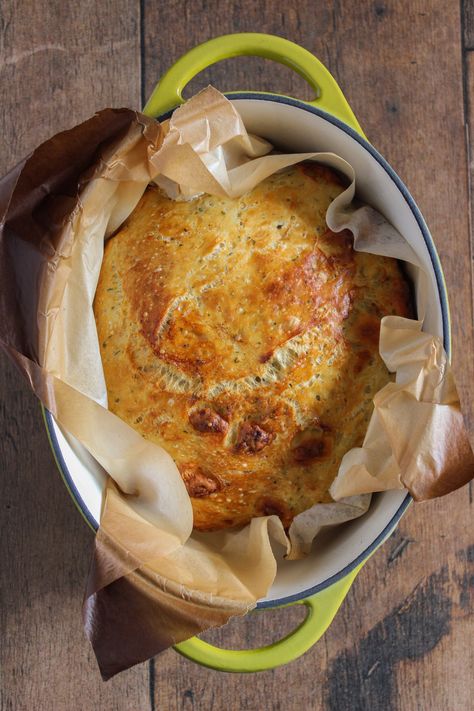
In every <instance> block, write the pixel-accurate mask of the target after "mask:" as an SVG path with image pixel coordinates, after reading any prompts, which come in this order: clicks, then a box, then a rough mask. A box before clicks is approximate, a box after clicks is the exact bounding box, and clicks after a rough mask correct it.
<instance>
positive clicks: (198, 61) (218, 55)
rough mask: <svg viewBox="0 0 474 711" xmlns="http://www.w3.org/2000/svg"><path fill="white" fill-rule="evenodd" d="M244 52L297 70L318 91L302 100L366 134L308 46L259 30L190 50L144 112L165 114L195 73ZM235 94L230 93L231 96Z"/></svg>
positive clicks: (165, 77)
mask: <svg viewBox="0 0 474 711" xmlns="http://www.w3.org/2000/svg"><path fill="white" fill-rule="evenodd" d="M243 55H251V56H256V57H264V58H266V59H272V60H273V61H275V62H279V63H280V64H284V65H286V66H287V67H290V68H291V69H294V71H295V72H297V73H298V74H300V76H302V77H303V79H305V80H306V81H307V82H308V84H309V85H310V87H311V88H312V89H313V90H314V93H315V97H316V98H315V99H314V101H306V102H303V103H307V104H309V105H310V106H315V107H317V108H319V109H322V110H323V111H326V112H328V113H329V114H332V115H333V116H335V117H336V118H338V119H340V120H341V121H343V122H344V123H346V124H348V125H349V126H350V127H351V128H353V129H355V131H357V133H359V134H361V135H362V136H363V135H364V134H363V132H362V129H361V127H360V125H359V122H358V121H357V119H356V117H355V116H354V114H353V112H352V109H351V107H350V106H349V104H348V103H347V101H346V99H345V97H344V94H343V93H342V91H341V89H340V88H339V85H338V83H337V82H336V80H335V79H334V77H333V76H332V75H331V74H330V72H329V71H328V70H327V69H326V67H325V66H324V64H322V63H321V62H320V61H319V60H318V59H316V57H315V56H314V55H313V54H311V52H308V50H307V49H304V48H303V47H300V46H299V45H297V44H295V43H294V42H290V41H289V40H287V39H284V38H283V37H277V36H275V35H265V34H260V33H257V32H243V33H239V34H231V35H223V36H221V37H215V38H214V39H211V40H209V41H208V42H204V43H203V44H200V45H198V46H197V47H194V48H193V49H191V50H190V51H189V52H187V53H186V54H184V55H183V56H182V57H180V59H178V60H177V61H176V62H175V63H174V64H173V65H172V66H171V67H170V69H168V71H167V72H166V73H165V74H164V75H163V76H162V78H161V79H160V81H159V82H158V84H157V85H156V86H155V88H154V90H153V92H152V94H151V96H150V98H149V99H148V101H147V103H146V105H145V108H144V109H143V113H144V114H146V115H147V116H153V117H157V116H162V115H163V114H165V113H166V112H167V111H169V110H170V109H173V108H175V107H176V106H179V104H182V103H183V102H184V99H183V97H182V92H183V90H184V88H185V86H186V84H188V83H189V82H190V81H191V79H193V77H195V76H196V74H198V73H199V72H201V71H202V70H203V69H206V67H209V66H211V65H212V64H216V62H220V61H221V60H222V59H229V58H231V57H241V56H243ZM232 93H234V92H232ZM232 93H230V94H229V96H230V97H231V96H232ZM235 93H237V92H235ZM250 93H251V92H250ZM259 93H262V92H259Z"/></svg>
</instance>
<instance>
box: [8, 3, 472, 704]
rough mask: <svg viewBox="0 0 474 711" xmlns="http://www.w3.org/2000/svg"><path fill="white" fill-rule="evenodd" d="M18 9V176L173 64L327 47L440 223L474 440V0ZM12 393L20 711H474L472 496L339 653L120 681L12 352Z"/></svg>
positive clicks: (357, 595) (135, 100) (85, 543)
mask: <svg viewBox="0 0 474 711" xmlns="http://www.w3.org/2000/svg"><path fill="white" fill-rule="evenodd" d="M0 12H1V15H0V41H1V54H0V58H1V66H0V82H1V97H2V99H1V103H0V119H1V134H0V135H1V141H2V149H1V153H0V173H4V172H6V171H7V170H8V169H9V168H11V167H12V166H13V165H14V164H15V163H16V162H17V161H18V160H19V159H20V158H22V157H23V156H24V155H25V154H26V153H28V152H29V151H30V150H31V149H32V148H33V147H34V146H35V145H37V144H38V143H39V142H40V141H42V140H44V139H46V138H47V137H49V136H50V135H51V134H53V133H56V132H57V131H60V130H62V129H65V128H68V127H70V126H72V125H74V124H76V123H78V122H79V121H81V120H83V119H85V118H87V117H88V116H90V115H91V114H92V113H93V112H94V111H95V110H97V109H100V108H102V107H104V106H129V107H139V106H140V105H142V104H143V102H144V100H145V98H146V97H147V96H148V94H149V93H150V91H151V89H152V87H153V86H154V83H155V82H156V80H157V79H158V77H159V76H160V74H161V73H162V72H163V71H164V70H165V69H166V68H167V67H168V66H169V65H170V64H171V63H172V62H173V61H174V60H175V59H177V58H178V57H179V56H180V55H181V54H182V53H183V52H184V51H186V50H187V49H189V48H191V47H192V46H193V45H195V44H197V43H199V42H202V41H204V40H206V39H208V38H210V37H213V36H216V35H219V34H223V33H228V32H237V31H261V32H269V33H275V34H280V35H284V36H286V37H288V38H289V39H292V40H294V41H296V42H298V43H300V44H302V45H303V46H305V47H307V48H308V49H309V50H311V51H312V52H314V53H315V54H316V55H317V56H318V57H319V58H320V59H321V60H322V61H323V62H324V63H325V64H326V65H327V66H328V68H329V69H330V70H331V71H332V72H333V74H334V75H335V76H336V77H337V79H338V80H339V82H340V84H341V86H342V88H343V90H344V92H345V94H346V96H347V98H348V100H349V102H350V103H351V105H352V107H353V108H354V111H355V113H356V115H357V116H358V118H359V120H360V122H361V124H362V126H363V128H364V129H365V131H366V133H367V135H368V136H369V137H370V139H371V141H372V142H373V143H374V145H375V146H376V147H377V148H378V149H379V150H380V151H381V152H382V153H383V154H384V155H385V156H386V158H387V159H388V160H389V162H390V163H391V164H392V165H393V166H394V168H395V169H396V170H397V172H398V173H399V174H400V175H401V176H402V178H403V179H404V181H405V182H406V184H407V185H408V188H409V189H410V190H411V192H412V194H413V195H414V197H415V199H416V200H417V201H418V204H419V205H420V207H421V210H422V212H423V213H424V215H425V217H426V219H427V222H428V224H429V225H430V228H431V231H432V234H433V236H434V239H435V241H436V244H437V246H438V250H439V253H440V256H441V260H442V263H443V267H444V270H445V274H446V279H447V283H448V288H449V293H450V298H451V312H452V317H453V327H454V345H455V351H454V366H455V370H456V375H457V380H458V383H459V387H460V391H461V396H462V400H463V404H464V408H465V412H466V416H467V421H468V425H469V427H470V433H471V435H474V335H473V302H472V296H473V293H472V261H471V258H472V245H471V243H470V224H469V214H470V212H469V207H470V197H469V190H468V186H469V177H470V176H469V159H468V158H469V145H470V142H469V130H468V129H469V127H470V125H471V126H472V125H473V124H474V53H473V52H472V51H471V50H473V49H474V3H473V2H472V0H465V1H464V2H461V10H460V6H459V3H457V2H446V1H445V0H428V1H425V2H421V0H398V1H396V0H387V1H386V2H384V1H383V0H376V1H375V2H373V1H371V0H363V1H362V2H349V1H347V2H346V1H345V0H337V2H336V0H332V1H329V0H316V1H315V0H299V1H298V2H293V3H291V2H290V3H288V2H282V1H281V0H274V1H272V0H253V1H251V0H241V1H240V2H235V3H231V2H229V0H193V2H191V1H190V0H168V1H167V2H166V1H165V2H156V1H153V2H138V0H115V1H110V0H109V1H105V2H102V3H95V2H92V1H91V0H83V1H82V2H80V3H67V2H59V0H49V1H47V0H36V2H32V1H31V0H30V1H29V0H21V1H17V2H13V1H12V0H3V2H2V5H1V11H0ZM209 81H212V82H213V83H214V84H215V85H216V86H217V87H218V88H220V89H223V90H226V89H229V90H230V89H240V88H242V89H246V88H252V89H261V90H275V91H278V92H281V93H287V94H291V95H294V96H297V97H301V98H310V94H309V90H308V88H307V87H306V86H305V85H304V83H303V81H302V80H301V79H300V78H299V77H297V76H295V75H293V74H292V73H291V72H290V70H289V69H285V68H281V67H279V66H276V65H271V64H270V63H267V62H264V61H263V60H253V59H248V58H247V59H238V60H228V61H227V62H224V63H223V64H222V65H220V66H218V67H215V68H213V69H212V70H209V71H206V72H205V73H204V74H203V75H202V76H200V77H199V78H198V79H196V80H195V81H193V82H192V85H191V86H190V87H189V90H188V93H189V94H191V93H192V92H193V91H194V90H196V89H197V88H200V87H202V86H203V85H205V84H206V83H208V82H209ZM471 132H474V129H472V128H471ZM1 387H2V401H1V418H2V421H1V432H2V438H1V444H0V452H1V457H2V459H1V462H2V466H1V471H2V477H1V482H0V486H1V499H0V501H1V503H0V506H1V509H0V510H1V537H0V540H1V574H0V578H1V595H2V604H1V624H2V631H1V639H2V643H1V648H0V657H1V670H2V671H1V673H2V677H1V709H2V711H7V710H8V711H10V710H12V711H21V710H23V709H25V710H26V709H28V711H30V710H35V711H36V710H37V709H38V710H40V709H41V711H43V710H46V709H48V710H49V709H51V711H63V710H64V711H81V710H83V709H84V710H88V709H93V708H94V709H100V711H112V709H126V710H128V709H130V711H142V710H145V709H156V710H157V711H158V710H159V711H174V710H176V709H183V710H189V711H191V709H198V710H202V711H222V710H223V709H225V710H226V711H233V710H234V709H248V710H251V711H254V710H263V709H282V710H283V709H284V710H285V711H288V710H293V709H305V710H306V709H323V710H324V711H326V710H327V711H346V710H348V709H351V710H352V711H354V710H357V711H359V710H365V709H368V710H370V711H378V710H379V709H380V710H383V711H391V710H392V709H402V710H403V711H415V710H416V711H417V710H418V709H421V710H424V709H429V710H430V711H467V710H468V709H472V708H473V703H474V702H473V697H474V675H473V673H472V669H473V668H474V664H473V662H474V658H473V642H472V641H473V633H474V622H473V620H474V617H473V615H472V611H473V605H472V593H473V580H474V577H473V576H474V541H473V535H472V513H473V510H474V507H473V505H472V501H473V499H472V491H471V489H470V488H469V487H464V488H463V489H462V490H460V491H458V492H457V493H455V494H452V495H450V496H448V497H446V498H444V499H441V500H438V501H433V502H430V503H426V504H422V505H416V506H413V507H412V508H411V509H410V511H409V512H408V514H407V516H406V517H405V518H404V519H403V521H402V523H401V525H400V526H399V528H398V530H397V532H396V533H395V534H394V536H393V537H392V538H391V539H390V540H389V541H388V543H386V544H385V546H384V547H383V549H381V550H380V551H379V552H378V553H377V555H376V556H375V557H374V558H373V559H371V560H370V561H369V562H368V563H367V565H366V566H365V568H364V569H363V571H362V572H361V574H360V575H359V577H358V579H357V581H356V583H355V585H354V586H353V588H352V590H351V592H350V594H349V596H348V597H347V600H346V601H345V603H344V605H343V608H342V609H341V611H340V613H339V614H338V615H337V617H336V619H335V621H334V623H333V624H332V626H331V628H330V630H329V631H328V633H327V634H326V635H325V637H324V638H323V640H322V641H321V642H320V643H319V644H318V645H316V647H314V648H313V649H312V650H311V651H309V652H308V653H307V654H306V655H305V656H304V657H303V658H301V659H300V660H298V661H296V662H294V663H293V664H291V665H289V666H287V667H285V668H280V669H278V670H275V671H270V672H265V673H261V674H258V675H252V676H244V675H230V674H219V673H217V672H212V671H209V670H206V669H203V668H200V667H199V666H196V665H194V664H192V663H190V662H188V661H186V660H184V659H183V658H181V657H180V656H178V655H177V654H176V653H175V652H173V651H172V650H170V651H168V652H166V653H164V654H162V655H161V656H159V657H158V658H156V659H155V660H154V661H151V662H149V663H145V664H140V665H139V666H137V667H135V668H134V669H131V670H129V671H127V672H125V673H123V674H121V675H119V676H118V677H117V678H114V679H113V680H111V681H110V682H108V683H106V684H104V683H102V682H101V680H100V677H99V673H98V671H97V668H96V664H95V660H94V657H93V654H92V652H91V650H90V648H89V645H88V643H87V642H86V640H85V638H84V635H83V632H82V627H81V616H80V610H81V601H82V595H83V589H84V581H85V578H86V574H87V567H88V562H89V555H90V551H91V547H92V534H91V532H90V531H89V530H88V529H87V527H86V526H85V525H84V523H83V521H82V519H81V518H80V516H79V515H78V514H77V512H76V510H75V508H74V505H73V503H72V501H71V500H70V498H69V495H68V493H67V491H66V489H65V488H64V485H63V484H62V482H61V480H60V477H59V475H58V472H57V471H56V467H55V464H54V462H53V458H52V456H51V453H50V451H49V446H48V442H47V439H46V434H45V431H44V427H43V423H42V419H41V415H40V410H39V406H38V403H37V402H36V400H35V398H34V397H33V396H32V395H31V394H30V392H29V391H28V388H27V387H26V385H25V383H24V382H23V381H21V380H20V379H19V378H18V377H17V374H16V372H15V371H14V369H13V367H12V366H11V365H10V363H9V362H7V360H6V359H5V358H4V357H2V359H1ZM300 617H301V610H300V609H299V608H298V609H296V608H294V609H289V610H288V609H287V610H280V611H269V612H265V613H264V614H263V613H257V614H254V615H252V616H251V617H248V618H247V619H244V620H239V621H235V622H232V623H231V624H230V625H229V626H228V627H227V628H226V629H225V630H222V631H217V632H214V633H213V634H212V635H209V636H208V637H210V638H212V639H213V640H214V641H217V642H219V643H221V644H226V645H235V646H236V647H238V646H239V645H243V644H244V643H245V645H258V644H262V643H266V642H269V641H270V640H273V639H276V638H278V637H279V636H281V635H282V634H283V633H286V632H287V631H289V630H290V629H291V628H292V627H293V626H295V624H296V623H297V622H298V621H299V619H300Z"/></svg>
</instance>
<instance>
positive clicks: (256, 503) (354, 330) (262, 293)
mask: <svg viewBox="0 0 474 711" xmlns="http://www.w3.org/2000/svg"><path fill="white" fill-rule="evenodd" d="M342 190H343V185H342V183H341V180H340V179H339V178H338V176H336V175H335V173H333V172H332V171H331V170H330V169H328V168H325V167H323V166H318V165H316V164H301V165H299V166H296V167H294V168H291V169H289V170H287V171H285V172H282V173H277V174H275V175H273V176H271V177H270V178H267V179H266V180H265V181H263V182H262V183H261V184H260V185H258V186H257V187H256V188H255V189H254V190H253V191H252V192H250V193H248V194H247V195H244V196H243V197H242V198H240V199H237V200H230V199H223V198H216V197H211V196H208V195H206V196H202V197H200V198H197V199H195V200H193V201H191V202H173V201H172V200H170V199H168V198H166V197H165V196H164V195H163V194H162V193H161V192H160V191H159V190H158V189H157V188H149V189H148V190H147V191H146V193H145V195H144V196H143V198H142V200H141V201H140V203H139V205H138V207H137V208H136V210H135V211H134V212H133V214H132V215H131V216H130V218H129V219H128V221H127V222H126V224H125V225H124V226H123V227H122V228H121V230H120V231H119V232H118V234H116V235H115V236H114V237H113V238H112V239H110V240H109V242H108V243H107V245H106V250H105V257H104V262H103V265H102V271H101V275H100V280H99V285H98V288H97V294H96V298H95V304H94V309H95V315H96V321H97V328H98V333H99V339H100V345H101V353H102V360H103V364H104V371H105V376H106V382H107V389H108V395H109V407H110V409H111V410H112V411H113V412H115V413H116V414H117V415H119V416H120V417H121V418H123V419H124V420H125V421H127V422H129V423H130V424H131V425H132V426H133V427H135V428H136V429H138V430H139V431H140V432H141V434H142V435H143V436H144V437H147V438H149V439H151V440H153V441H155V442H157V443H158V444H160V445H162V446H163V447H164V448H165V449H166V450H167V451H168V452H169V453H170V454H171V456H173V458H174V459H175V461H176V463H177V465H178V468H179V469H180V472H181V475H182V477H183V480H184V482H185V484H186V486H187V488H188V492H189V494H190V496H191V500H192V504H193V510H194V525H195V527H196V528H197V529H200V530H214V529H220V528H225V527H229V526H234V525H239V524H244V523H247V522H248V521H249V520H250V519H251V518H252V517H253V516H259V515H268V514H269V513H277V515H279V516H280V518H281V519H282V521H283V522H284V525H286V526H287V525H289V523H291V520H292V519H293V517H294V516H295V515H296V514H298V513H300V512H301V511H303V510H305V509H307V508H309V507H310V506H311V505H312V504H314V503H317V502H321V501H323V502H327V501H330V500H331V499H330V496H329V494H328V487H329V486H330V484H331V482H332V480H333V479H334V476H335V474H336V473H337V469H338V466H339V463H340V460H341V457H342V455H343V454H344V453H345V452H346V451H347V450H348V449H350V448H351V447H354V446H359V445H360V444H361V442H362V439H363V436H364V433H365V430H366V428H367V423H368V420H369V417H370V414H371V412H372V397H373V395H374V394H375V392H377V390H379V389H380V388H381V387H382V386H383V385H384V384H385V383H386V382H387V381H388V380H389V374H388V372H387V370H386V368H385V366H384V365H383V363H382V361H381V359H380V356H379V355H378V338H379V329H380V319H381V317H382V316H384V315H386V314H393V313H396V314H399V315H407V316H408V315H411V313H410V299H409V292H408V287H407V284H406V282H405V280H404V278H403V276H402V274H401V272H400V269H399V267H398V264H397V262H396V261H395V260H391V259H388V258H384V257H379V256H376V255H371V254H364V253H357V252H354V250H353V249H352V238H351V236H350V234H348V233H340V234H334V233H332V232H331V231H330V230H328V229H327V227H326V224H325V213H326V209H327V207H328V206H329V204H330V202H331V201H332V200H333V199H334V198H335V197H336V196H337V195H338V194H339V193H340V192H341V191H342Z"/></svg>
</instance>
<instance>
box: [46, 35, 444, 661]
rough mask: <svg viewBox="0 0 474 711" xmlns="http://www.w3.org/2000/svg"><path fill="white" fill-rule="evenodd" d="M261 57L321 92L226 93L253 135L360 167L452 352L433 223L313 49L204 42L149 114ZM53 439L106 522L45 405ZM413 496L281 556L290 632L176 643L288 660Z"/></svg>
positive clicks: (243, 40)
mask: <svg viewBox="0 0 474 711" xmlns="http://www.w3.org/2000/svg"><path fill="white" fill-rule="evenodd" d="M242 55H254V56H259V57H265V58H267V59H272V60H274V61H276V62H279V63H280V64H284V65H286V66H289V67H291V68H292V69H294V70H295V71H296V72H298V73H299V74H300V75H301V76H302V77H303V78H304V79H305V80H306V81H307V82H308V83H309V84H310V86H311V87H312V88H313V89H314V92H315V95H316V97H317V98H316V99H315V100H314V101H311V102H304V101H299V100H297V99H292V98H289V97H286V96H282V95H280V94H270V93H263V92H254V91H245V92H232V93H230V94H227V96H228V97H229V98H230V99H231V100H232V101H233V102H234V104H235V106H236V108H237V109H238V111H239V112H240V114H241V115H242V117H243V120H244V123H245V126H246V127H247V129H248V131H249V132H250V133H254V134H256V135H258V136H262V137H264V138H266V139H268V140H269V141H270V142H271V143H273V144H275V145H277V146H278V147H279V148H284V149H285V150H287V151H288V152H306V151H332V152H334V153H337V154H338V155H340V156H341V157H342V158H344V159H345V160H347V161H348V162H349V163H351V164H352V166H353V167H354V168H355V171H356V175H357V192H358V195H359V197H360V198H361V199H362V200H364V201H366V202H367V203H369V204H370V205H372V206H373V207H374V208H376V209H377V210H379V211H380V212H381V213H382V214H383V215H385V217H386V218H387V219H388V220H389V221H390V222H391V223H392V224H393V225H394V226H395V227H396V228H397V229H398V230H399V231H400V232H401V233H402V234H403V235H404V236H405V238H406V239H407V240H408V242H409V243H410V245H411V247H412V248H413V249H414V250H415V252H416V254H417V255H418V257H419V259H420V261H421V263H422V264H423V266H424V268H425V270H426V272H427V273H428V275H429V293H428V299H427V303H428V306H427V313H426V318H425V322H424V328H425V330H426V331H428V332H430V333H433V334H435V335H438V336H441V337H442V339H443V342H444V347H445V349H446V351H447V352H448V355H449V354H450V346H451V342H450V323H449V307H448V298H447V293H446V284H445V281H444V277H443V273H442V270H441V266H440V262H439V258H438V255H437V252H436V249H435V246H434V244H433V240H432V238H431V235H430V233H429V231H428V228H427V226H426V224H425V221H424V219H423V217H422V215H421V213H420V211H419V209H418V207H417V206H416V204H415V202H414V200H413V198H412V197H411V195H410V193H409V192H408V190H407V188H406V187H405V185H404V184H403V183H402V181H401V180H400V178H399V177H398V176H397V175H396V173H395V172H394V171H393V169H392V168H391V167H390V166H389V165H388V163H387V162H386V161H385V160H384V158H383V157H382V156H381V155H380V154H379V153H378V152H377V151H376V150H375V148H373V146H371V145H370V143H368V141H367V139H366V138H365V136H364V134H363V132H362V129H361V127H360V126H359V123H358V121H357V119H356V118H355V116H354V114H353V113H352V110H351V108H350V106H349V105H348V103H347V101H346V100H345V98H344V96H343V94H342V92H341V90H340V88H339V86H338V85H337V83H336V81H335V80H334V79H333V77H332V76H331V74H330V73H329V72H328V70H327V69H326V68H325V67H324V66H323V65H322V64H321V63H320V62H319V61H318V60H317V59H316V58H315V57H314V56H313V55H312V54H310V53H309V52H308V51H307V50H305V49H303V48H302V47H299V46H298V45H295V44H293V43H292V42H289V41H288V40H285V39H283V38H281V37H274V36H270V35H263V34H253V33H250V34H235V35H226V36H223V37H218V38H215V39H213V40H210V41H209V42H206V43H205V44H202V45H200V46H198V47H195V48H194V49H192V50H191V51H190V52H188V53H187V54H185V55H184V56H183V57H181V59H179V60H178V61H177V62H176V63H175V64H174V65H173V66H172V67H171V69H170V70H169V71H168V72H167V73H166V74H165V75H164V76H163V78H162V79H161V81H160V82H159V83H158V85H157V86H156V88H155V90H154V91H153V94H152V96H151V98H150V100H149V101H148V103H147V105H146V106H145V109H144V113H146V114H148V115H149V116H154V117H158V118H167V117H168V116H169V114H170V110H171V109H174V108H175V107H176V106H178V105H179V104H181V103H183V99H182V91H183V89H184V87H185V86H186V84H188V82H189V81H190V80H191V79H192V78H193V77H194V76H195V75H196V74H198V72H200V71H202V70H203V69H205V68H206V67H208V66H210V65H212V64H214V63H216V62H218V61H220V60H222V59H227V58H230V57H236V56H242ZM45 420H46V427H47V429H48V433H49V437H50V441H51V446H52V448H53V451H54V455H55V458H56V461H57V464H58V466H59V469H60V471H61V474H62V477H63V479H64V483H65V484H66V486H67V488H68V489H69V491H70V493H71V495H72V497H73V499H74V501H75V503H76V504H77V506H78V508H79V510H80V511H81V513H82V515H83V516H84V518H85V519H86V521H87V522H88V524H89V525H90V526H91V527H92V528H93V529H97V528H98V525H99V523H98V522H99V519H100V510H101V501H102V494H103V489H104V484H105V477H104V475H103V472H102V471H101V469H100V467H99V466H98V464H97V463H96V462H95V460H94V459H93V458H92V457H91V456H90V454H89V453H88V452H87V451H86V450H85V449H84V447H82V446H81V445H80V444H79V443H78V442H77V441H75V440H74V438H73V437H71V436H70V435H69V434H68V433H67V432H64V431H62V430H61V428H60V427H59V426H58V425H57V423H56V422H55V420H54V419H53V417H52V416H51V414H50V413H48V412H45ZM410 501H411V497H410V495H409V494H407V492H406V491H390V492H384V493H381V494H376V495H374V496H373V500H372V503H371V506H370V509H369V511H368V512H367V513H366V514H365V515H364V516H362V517H361V518H359V519H356V520H354V521H351V522H348V523H346V524H344V525H343V526H340V527H339V528H338V529H336V530H334V531H332V532H331V535H330V536H322V537H321V538H318V545H317V546H315V550H314V551H313V552H312V553H311V555H309V556H308V557H307V558H305V559H304V560H301V561H281V562H279V564H278V572H277V576H276V579H275V582H274V584H273V585H272V587H271V589H270V591H269V593H268V596H267V597H266V598H265V599H263V600H260V601H259V603H258V605H257V607H258V608H267V607H277V606H281V605H287V604H293V603H300V604H301V603H303V604H304V605H306V606H307V608H308V614H307V616H306V619H305V620H304V622H303V623H302V624H301V625H300V626H299V627H298V628H297V629H296V630H294V631H293V632H292V633H291V634H290V635H288V636H287V637H285V638H284V639H282V640H280V641H279V642H276V643H275V644H272V645H270V646H268V647H263V648H260V649H256V650H242V651H240V650H239V651H235V650H222V649H217V648H216V647H213V646H212V645H210V644H207V643H206V642H204V641H202V640H199V639H198V638H193V639H191V640H188V641H186V642H183V643H181V644H179V645H177V647H176V649H177V650H178V651H179V652H180V653H182V654H184V655H185V656H186V657H188V658H190V659H193V660H194V661H196V662H199V663H200V664H203V665H205V666H208V667H211V668H214V669H219V670H223V671H234V672H251V671H261V670H264V669H270V668H273V667H276V666H280V665H282V664H286V663H288V662H290V661H292V660H293V659H296V658H297V657H299V656H300V655H301V654H303V653H304V652H305V651H307V650H308V649H309V648H310V647H311V646H312V645H313V644H315V642H317V641H318V639H319V638H320V637H321V636H322V635H323V634H324V632H325V631H326V629H327V628H328V626H329V625H330V623H331V621H332V619H333V618H334V615H335V614H336V612H337V610H338V608H339V606H340V605H341V603H342V601H343V599H344V597H345V596H346V594H347V592H348V590H349V588H350V586H351V583H352V582H353V580H354V578H355V576H356V575H357V573H358V571H359V570H360V569H361V567H362V565H363V564H364V562H365V561H366V560H367V559H368V558H369V556H371V555H372V553H374V551H375V550H376V549H377V548H378V546H380V545H381V543H383V542H384V541H385V539H386V538H387V537H388V536H389V535H390V534H391V533H392V532H393V530H394V528H395V526H396V525H397V523H398V521H399V520H400V518H401V517H402V515H403V514H404V512H405V511H406V509H407V507H408V506H409V504H410Z"/></svg>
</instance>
